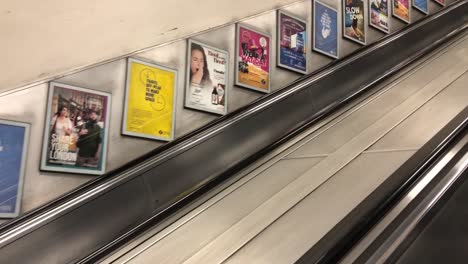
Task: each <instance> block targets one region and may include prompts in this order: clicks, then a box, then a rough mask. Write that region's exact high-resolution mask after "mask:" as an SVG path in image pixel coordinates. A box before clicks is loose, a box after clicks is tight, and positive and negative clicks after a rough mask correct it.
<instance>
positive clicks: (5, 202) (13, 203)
mask: <svg viewBox="0 0 468 264" xmlns="http://www.w3.org/2000/svg"><path fill="white" fill-rule="evenodd" d="M28 138H29V124H25V123H20V122H13V121H8V120H0V183H1V184H0V217H2V218H3V217H15V216H18V214H19V212H20V206H21V197H22V192H23V179H24V166H25V164H26V153H27V150H28Z"/></svg>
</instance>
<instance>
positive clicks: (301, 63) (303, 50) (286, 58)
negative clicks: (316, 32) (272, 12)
mask: <svg viewBox="0 0 468 264" xmlns="http://www.w3.org/2000/svg"><path fill="white" fill-rule="evenodd" d="M277 36H278V42H277V43H278V46H277V57H276V61H277V63H278V66H279V67H282V68H286V69H289V70H292V71H295V72H299V73H302V74H305V73H307V37H308V36H307V22H306V21H305V20H302V19H300V18H297V17H294V16H292V15H290V14H287V13H285V12H284V11H281V10H280V11H278V33H277Z"/></svg>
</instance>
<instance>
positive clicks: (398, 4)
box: [393, 0, 410, 23]
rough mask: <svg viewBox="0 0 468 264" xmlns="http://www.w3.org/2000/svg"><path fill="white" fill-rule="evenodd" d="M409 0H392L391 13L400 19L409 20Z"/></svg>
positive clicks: (407, 21)
mask: <svg viewBox="0 0 468 264" xmlns="http://www.w3.org/2000/svg"><path fill="white" fill-rule="evenodd" d="M409 1H410V0H393V15H394V16H395V17H396V18H399V19H400V20H402V21H404V22H406V23H409V22H410V5H409Z"/></svg>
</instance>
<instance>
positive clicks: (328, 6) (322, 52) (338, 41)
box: [312, 0, 340, 59]
mask: <svg viewBox="0 0 468 264" xmlns="http://www.w3.org/2000/svg"><path fill="white" fill-rule="evenodd" d="M317 4H320V5H322V6H325V7H326V8H329V9H331V10H332V11H334V12H335V13H336V55H333V54H331V53H328V52H325V51H323V50H321V49H318V48H317V47H316V46H315V44H316V41H315V34H316V32H315V17H316V15H317V13H316V10H317V9H316V5H317ZM313 9H314V10H313V14H312V16H313V21H314V23H312V34H313V35H312V39H313V40H312V49H313V50H314V51H316V52H318V53H321V54H323V55H326V56H328V57H331V58H334V59H338V58H339V57H340V37H339V32H338V31H339V26H338V18H339V12H338V9H337V8H334V7H332V6H330V5H328V4H325V3H323V2H321V1H319V0H314V1H313Z"/></svg>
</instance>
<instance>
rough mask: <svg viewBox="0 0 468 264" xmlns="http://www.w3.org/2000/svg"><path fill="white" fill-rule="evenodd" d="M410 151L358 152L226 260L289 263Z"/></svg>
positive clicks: (321, 235)
mask: <svg viewBox="0 0 468 264" xmlns="http://www.w3.org/2000/svg"><path fill="white" fill-rule="evenodd" d="M413 153H414V151H407V152H386V153H372V154H362V155H360V156H359V157H357V158H356V159H355V160H353V161H352V162H351V163H349V164H348V165H347V166H346V167H344V168H343V169H341V170H340V171H339V172H338V173H336V174H335V175H334V176H333V177H332V178H331V179H330V180H328V181H327V182H325V183H324V184H323V185H322V186H320V187H319V188H318V189H317V190H315V191H314V192H312V193H311V194H309V195H308V196H307V197H306V198H305V199H304V200H302V201H301V202H300V203H299V204H297V205H296V206H294V207H293V208H291V210H289V211H288V212H287V213H286V214H284V215H283V216H282V217H281V218H279V219H278V220H276V221H275V222H274V223H272V225H270V226H269V227H268V228H267V229H265V230H264V231H263V232H262V233H260V234H259V235H258V236H257V237H255V238H254V239H253V240H251V241H250V242H249V243H248V244H246V245H245V246H244V247H243V248H242V249H240V250H239V251H237V252H236V253H235V254H234V255H232V256H231V257H230V258H229V259H228V260H227V261H226V263H252V262H255V263H293V262H294V261H296V260H297V259H298V258H299V257H301V256H302V255H303V254H304V253H305V252H306V251H307V250H308V249H309V248H310V247H311V246H312V245H314V244H315V243H316V242H317V241H318V240H320V239H321V238H322V237H323V236H324V235H325V234H326V233H327V232H328V231H329V230H330V229H331V228H332V227H333V226H334V225H335V224H336V223H338V222H339V221H340V220H341V219H342V218H343V217H344V216H345V215H346V214H347V213H348V212H349V211H350V210H352V209H353V208H354V207H355V206H356V205H357V204H359V203H360V202H361V201H362V200H363V199H364V198H365V197H366V196H367V195H368V194H369V193H370V192H371V191H373V190H374V189H375V188H376V187H377V186H378V185H379V184H380V183H382V182H383V181H384V180H385V179H386V178H387V177H388V176H389V175H391V173H392V172H393V171H394V170H396V169H397V168H398V166H400V165H401V164H402V163H403V162H404V161H405V160H406V159H407V158H409V157H410V156H411V155H412V154H413Z"/></svg>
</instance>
